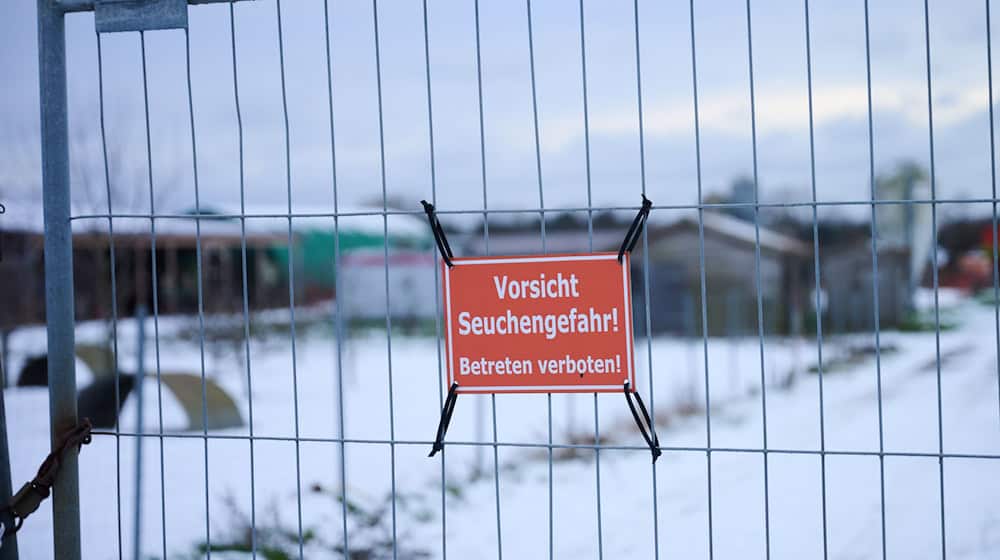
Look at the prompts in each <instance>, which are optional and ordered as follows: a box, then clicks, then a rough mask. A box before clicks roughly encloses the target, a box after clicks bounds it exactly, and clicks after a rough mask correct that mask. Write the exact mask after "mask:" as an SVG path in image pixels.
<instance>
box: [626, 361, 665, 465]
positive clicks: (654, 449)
mask: <svg viewBox="0 0 1000 560" xmlns="http://www.w3.org/2000/svg"><path fill="white" fill-rule="evenodd" d="M630 389H631V388H630V387H629V382H628V381H626V382H625V401H626V402H628V407H629V410H631V411H632V418H635V425H636V426H639V432H640V433H641V434H642V439H644V440H646V445H648V446H649V451H650V453H652V454H653V464H656V460H657V459H658V458H659V457H660V455H663V451H661V450H660V438H658V437H656V426H655V425H654V424H653V421H652V420H650V418H649V412H648V411H647V410H646V405H645V404H644V403H643V402H642V397H640V396H639V392H638V391H631V390H630ZM632 393H635V402H632ZM636 403H638V404H639V411H638V412H637V411H636V409H635V408H636V406H635V405H636ZM639 412H641V413H642V419H641V420H640V419H639ZM643 421H645V423H643Z"/></svg>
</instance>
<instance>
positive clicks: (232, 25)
mask: <svg viewBox="0 0 1000 560" xmlns="http://www.w3.org/2000/svg"><path fill="white" fill-rule="evenodd" d="M229 38H230V42H231V52H232V60H233V106H234V109H235V110H236V133H237V139H238V142H239V158H240V159H239V172H240V288H241V290H242V292H243V297H242V304H243V310H242V311H243V352H244V359H245V360H246V376H247V433H248V435H249V437H248V438H247V442H248V445H249V468H250V528H249V537H250V557H251V558H252V559H256V558H257V472H256V467H257V465H256V456H255V451H256V450H255V449H254V418H253V374H252V370H251V366H250V361H251V357H250V299H249V298H250V289H249V278H248V271H247V218H246V213H247V201H246V176H245V175H246V167H245V162H244V157H243V156H244V153H243V152H244V144H243V111H242V108H241V107H240V81H239V73H238V71H237V66H236V13H235V10H234V6H233V4H231V3H230V4H229ZM164 558H166V551H164Z"/></svg>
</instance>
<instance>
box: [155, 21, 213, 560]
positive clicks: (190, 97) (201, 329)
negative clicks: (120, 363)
mask: <svg viewBox="0 0 1000 560" xmlns="http://www.w3.org/2000/svg"><path fill="white" fill-rule="evenodd" d="M143 35H144V33H141V34H140V36H143ZM143 60H145V58H143ZM145 69H146V66H145V63H144V64H143V82H144V83H145V81H146V72H145ZM184 70H185V78H186V82H187V102H188V116H189V117H190V127H191V170H192V173H193V175H192V178H193V179H194V211H195V221H194V235H195V265H196V266H195V271H196V274H197V285H198V353H199V354H198V356H199V362H200V363H199V365H200V370H201V432H202V442H203V452H204V457H205V551H206V556H207V557H208V558H211V557H212V530H211V520H212V513H211V512H212V510H211V504H210V502H211V500H210V499H209V487H210V483H209V474H208V473H209V470H208V439H209V437H208V382H207V379H206V378H205V286H204V275H203V273H202V248H203V245H202V239H201V190H200V188H199V182H198V144H197V141H196V133H195V120H194V90H193V88H192V82H191V35H190V33H188V30H187V29H185V30H184ZM146 113H147V114H146V118H147V119H148V118H149V106H148V102H147V106H146ZM147 129H148V126H147Z"/></svg>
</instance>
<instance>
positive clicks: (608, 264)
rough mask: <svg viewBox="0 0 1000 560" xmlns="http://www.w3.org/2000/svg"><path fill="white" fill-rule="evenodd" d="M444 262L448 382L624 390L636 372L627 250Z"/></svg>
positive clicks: (465, 387) (515, 388) (491, 389)
mask: <svg viewBox="0 0 1000 560" xmlns="http://www.w3.org/2000/svg"><path fill="white" fill-rule="evenodd" d="M452 262H453V264H454V267H451V268H449V267H447V266H445V265H444V263H442V270H443V274H444V305H445V331H446V333H445V343H446V349H447V359H448V381H449V386H450V385H451V384H452V383H457V384H458V389H457V391H458V392H460V393H559V392H563V393H572V392H582V393H593V392H613V391H621V390H622V388H623V385H624V383H625V381H628V382H629V387H630V388H631V389H632V390H634V389H635V380H634V375H633V353H634V347H633V340H632V293H631V282H630V276H629V270H630V267H629V256H628V254H626V255H625V256H624V260H623V262H622V263H621V264H619V263H618V254H617V253H586V254H566V255H544V256H542V255H539V256H519V257H482V258H480V257H475V258H454V259H452Z"/></svg>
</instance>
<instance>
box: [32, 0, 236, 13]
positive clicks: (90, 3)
mask: <svg viewBox="0 0 1000 560" xmlns="http://www.w3.org/2000/svg"><path fill="white" fill-rule="evenodd" d="M241 1H247V0H187V3H188V5H195V4H232V3H233V2H241ZM100 2H101V0H50V1H46V2H42V1H40V2H39V6H41V5H42V4H43V3H44V4H46V6H47V7H48V8H50V9H53V10H56V11H58V12H62V13H64V14H68V13H75V12H93V11H94V6H95V5H96V4H98V3H100Z"/></svg>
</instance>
